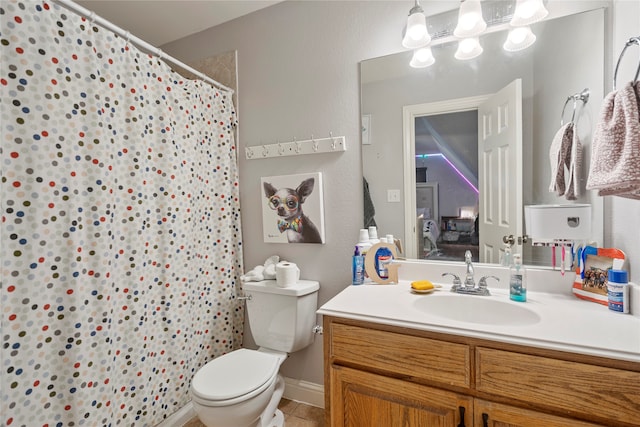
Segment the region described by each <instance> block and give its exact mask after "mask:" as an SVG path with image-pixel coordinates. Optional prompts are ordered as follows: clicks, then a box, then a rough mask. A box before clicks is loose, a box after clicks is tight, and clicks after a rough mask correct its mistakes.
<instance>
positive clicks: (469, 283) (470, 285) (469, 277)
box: [442, 251, 500, 296]
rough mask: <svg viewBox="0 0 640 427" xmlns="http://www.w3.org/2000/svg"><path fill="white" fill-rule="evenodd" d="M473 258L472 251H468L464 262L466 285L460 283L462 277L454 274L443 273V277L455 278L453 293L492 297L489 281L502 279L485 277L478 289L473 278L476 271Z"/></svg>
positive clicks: (452, 287) (482, 278) (481, 279)
mask: <svg viewBox="0 0 640 427" xmlns="http://www.w3.org/2000/svg"><path fill="white" fill-rule="evenodd" d="M471 258H472V257H471V251H466V252H465V254H464V262H465V265H466V274H465V278H464V283H462V281H460V277H458V276H457V275H456V274H453V273H443V274H442V276H443V277H444V276H453V285H452V286H451V292H457V293H459V294H468V295H485V296H488V295H491V293H490V292H489V289H488V288H487V279H495V280H497V281H498V282H499V281H500V279H499V278H497V277H496V276H483V277H481V278H480V281H479V282H478V287H476V283H475V279H474V278H473V275H474V270H473V264H472V262H471Z"/></svg>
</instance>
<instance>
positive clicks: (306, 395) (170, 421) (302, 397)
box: [156, 377, 324, 427]
mask: <svg viewBox="0 0 640 427" xmlns="http://www.w3.org/2000/svg"><path fill="white" fill-rule="evenodd" d="M283 397H285V398H286V399H289V400H295V401H296V402H301V403H305V404H307V405H311V406H316V407H318V408H324V387H323V386H322V385H320V384H315V383H310V382H308V381H302V380H295V379H293V378H286V377H285V379H284V395H283ZM195 416H196V411H195V409H193V405H192V404H191V401H189V402H188V403H187V404H186V405H184V406H183V407H182V408H180V409H178V410H177V411H176V412H174V413H173V414H171V416H170V417H168V418H167V419H165V420H164V421H163V422H161V423H160V424H157V425H156V427H182V426H183V425H185V424H186V423H187V422H189V420H191V419H192V418H193V417H195Z"/></svg>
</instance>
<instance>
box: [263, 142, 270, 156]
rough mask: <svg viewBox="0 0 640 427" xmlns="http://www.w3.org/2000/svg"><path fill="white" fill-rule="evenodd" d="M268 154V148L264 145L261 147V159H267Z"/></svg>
mask: <svg viewBox="0 0 640 427" xmlns="http://www.w3.org/2000/svg"><path fill="white" fill-rule="evenodd" d="M268 154H269V148H268V147H267V146H266V145H263V146H262V157H267V155H268Z"/></svg>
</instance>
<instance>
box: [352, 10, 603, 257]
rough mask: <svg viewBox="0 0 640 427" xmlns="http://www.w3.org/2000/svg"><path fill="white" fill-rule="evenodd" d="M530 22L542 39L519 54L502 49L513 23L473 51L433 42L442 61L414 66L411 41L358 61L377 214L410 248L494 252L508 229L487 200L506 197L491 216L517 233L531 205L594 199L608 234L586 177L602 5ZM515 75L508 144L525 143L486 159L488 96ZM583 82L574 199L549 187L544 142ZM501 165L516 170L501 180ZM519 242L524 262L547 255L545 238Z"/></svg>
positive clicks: (366, 168)
mask: <svg viewBox="0 0 640 427" xmlns="http://www.w3.org/2000/svg"><path fill="white" fill-rule="evenodd" d="M560 3H562V2H560ZM554 4H555V3H551V4H549V8H550V12H552V15H553V11H552V9H551V7H552V6H553V5H554ZM574 5H575V3H574ZM432 19H437V17H432ZM532 30H533V31H534V33H535V34H536V36H537V40H536V43H535V44H534V45H533V46H532V47H530V48H528V49H526V50H523V51H520V52H506V51H505V50H504V49H503V44H504V38H505V36H506V33H505V32H495V33H491V34H486V35H483V36H482V37H481V39H480V41H481V44H482V46H483V49H484V53H483V54H482V55H481V56H479V57H477V58H475V59H473V60H468V61H459V60H457V59H455V58H454V53H455V50H456V48H457V43H446V44H442V45H439V46H435V47H433V48H432V51H433V55H434V57H435V59H436V62H435V64H434V65H432V66H430V67H428V68H421V69H415V68H411V67H410V66H409V65H408V64H409V61H410V60H411V56H412V52H411V51H406V52H401V53H398V54H395V55H390V56H386V57H381V58H374V59H371V60H367V61H363V62H362V63H361V84H362V86H361V99H362V107H361V111H362V114H363V124H366V135H364V137H363V141H362V143H363V144H362V158H363V174H364V179H365V180H366V182H367V184H368V193H369V196H370V197H371V201H372V203H373V206H374V208H375V216H374V217H373V218H374V220H375V222H376V225H377V227H378V230H379V233H382V234H393V235H394V236H404V239H403V245H404V247H405V254H406V256H407V257H408V258H419V259H437V260H456V261H458V260H459V261H461V260H463V254H464V252H465V250H467V249H469V250H472V252H473V254H474V259H475V260H480V261H482V262H491V263H495V262H498V261H499V260H498V258H499V256H500V250H501V249H503V247H504V244H503V243H502V240H503V236H504V235H508V234H504V233H505V230H504V229H500V228H499V229H497V231H494V230H489V229H486V228H485V227H483V225H482V223H483V218H487V217H491V216H492V215H494V216H495V215H496V213H495V211H493V213H492V211H491V210H487V209H488V208H487V206H489V203H496V200H498V199H499V200H500V201H501V203H502V205H499V206H498V207H497V208H495V209H501V210H504V212H507V213H505V214H504V215H502V217H501V218H502V219H501V220H500V221H494V222H498V223H501V222H505V221H504V220H503V219H504V218H507V219H508V221H506V222H509V223H510V226H511V227H513V228H512V229H510V231H509V233H511V232H513V236H514V237H515V238H517V237H518V236H523V235H525V234H526V227H525V224H524V219H523V206H524V205H532V204H550V203H552V204H565V203H588V204H591V206H592V215H591V217H592V224H591V234H592V240H593V241H595V242H602V236H603V225H602V224H603V223H602V198H599V197H597V196H596V195H595V194H592V192H588V191H586V190H584V186H585V183H586V178H587V173H588V171H587V166H588V164H589V151H590V146H591V137H592V133H593V131H592V130H593V128H594V125H595V120H597V116H598V114H599V108H600V102H601V100H602V98H603V91H604V87H603V81H604V10H603V9H595V10H590V11H586V12H580V13H574V14H569V15H566V16H562V17H559V18H556V19H551V20H546V21H543V22H540V23H537V24H534V25H533V26H532ZM512 85H519V92H520V93H519V96H520V98H521V100H518V101H517V102H519V103H520V105H521V107H520V108H521V129H519V130H517V131H516V133H514V134H513V136H512V137H510V138H509V140H508V141H507V143H508V144H512V143H513V142H514V141H515V140H517V139H520V142H521V148H519V149H512V148H511V147H512V145H509V149H508V150H507V149H505V151H504V152H507V151H508V152H509V155H511V156H512V157H503V158H499V159H498V160H499V161H501V162H502V163H498V160H496V161H494V162H489V163H487V162H486V161H485V163H484V165H483V161H482V159H483V158H484V157H486V154H483V151H482V148H481V147H479V146H478V140H479V139H478V134H480V135H482V134H483V132H486V129H482V123H483V122H482V114H483V113H482V108H484V107H483V105H485V104H486V103H488V102H489V100H490V99H492V98H493V97H495V96H496V94H499V93H501V92H502V91H503V90H506V88H508V87H510V86H512ZM585 88H588V89H589V91H590V95H591V96H590V101H589V102H588V103H586V104H584V105H580V106H578V110H577V112H576V129H577V132H578V135H579V137H580V139H581V142H582V145H583V147H584V153H585V154H584V158H583V161H582V174H581V177H582V178H581V180H580V187H581V188H582V195H581V196H580V197H579V198H578V200H575V201H567V200H566V199H564V198H562V197H558V196H557V195H556V194H555V193H550V192H549V183H550V179H551V165H550V157H549V149H550V145H551V141H552V139H553V137H554V135H555V133H556V131H557V130H558V129H559V127H560V122H561V112H562V109H563V107H564V104H565V101H566V99H567V97H569V96H571V95H573V94H574V93H577V92H578V93H579V92H581V91H582V90H583V89H585ZM516 89H517V88H516ZM516 92H517V90H516ZM571 107H572V106H571V105H570V106H569V108H568V110H567V111H569V113H567V112H566V111H565V114H567V117H565V119H564V120H565V121H566V120H568V119H569V118H570V117H571V111H570V110H571ZM514 108H515V107H514ZM479 109H480V111H481V113H480V114H479V113H478V111H479ZM502 120H503V123H504V122H505V121H506V116H505V117H503V118H502ZM479 123H480V127H479V126H478V125H479ZM510 123H511V122H510ZM497 125H498V122H497V123H496V126H497ZM503 154H504V153H503ZM479 160H480V161H479ZM505 169H509V172H510V173H514V172H515V173H516V174H515V175H513V177H512V178H509V179H505V178H504V177H505V176H508V175H506V174H505ZM500 180H502V181H500ZM500 182H502V184H501V185H507V184H508V185H511V187H504V188H502V187H500V186H499V184H500ZM398 193H399V194H400V195H401V197H400V198H398V197H397V194H398ZM508 212H511V213H508ZM511 230H513V231H511ZM485 242H492V243H489V244H487V243H485ZM487 247H494V248H496V249H497V250H496V251H495V252H493V253H491V252H490V251H487V250H486V248H487ZM512 252H520V253H522V254H523V257H524V260H525V263H527V264H534V265H547V266H548V265H551V250H550V249H549V248H545V247H532V246H531V245H530V244H528V245H527V244H526V243H525V244H523V245H518V242H517V241H516V243H515V246H514V247H513V248H512Z"/></svg>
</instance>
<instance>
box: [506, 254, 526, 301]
mask: <svg viewBox="0 0 640 427" xmlns="http://www.w3.org/2000/svg"><path fill="white" fill-rule="evenodd" d="M509 273H510V274H509V298H511V299H512V300H514V301H519V302H525V301H526V300H527V273H526V270H525V268H524V266H523V265H522V256H521V255H520V254H513V264H512V265H511V267H510V268H509Z"/></svg>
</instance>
